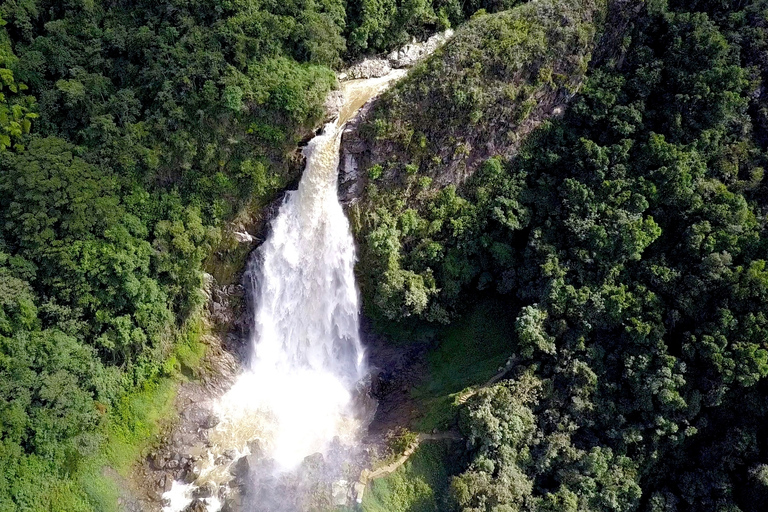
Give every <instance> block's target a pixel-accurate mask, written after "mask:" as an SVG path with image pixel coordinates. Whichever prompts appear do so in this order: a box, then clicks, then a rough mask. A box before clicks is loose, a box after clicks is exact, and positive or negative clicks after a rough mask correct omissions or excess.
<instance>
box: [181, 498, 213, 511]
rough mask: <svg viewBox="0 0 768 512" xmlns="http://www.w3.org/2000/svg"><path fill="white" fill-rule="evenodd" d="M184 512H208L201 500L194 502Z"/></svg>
mask: <svg viewBox="0 0 768 512" xmlns="http://www.w3.org/2000/svg"><path fill="white" fill-rule="evenodd" d="M184 512H208V507H206V506H205V503H204V502H203V501H202V500H195V501H193V502H192V503H190V504H189V506H188V507H187V508H185V509H184Z"/></svg>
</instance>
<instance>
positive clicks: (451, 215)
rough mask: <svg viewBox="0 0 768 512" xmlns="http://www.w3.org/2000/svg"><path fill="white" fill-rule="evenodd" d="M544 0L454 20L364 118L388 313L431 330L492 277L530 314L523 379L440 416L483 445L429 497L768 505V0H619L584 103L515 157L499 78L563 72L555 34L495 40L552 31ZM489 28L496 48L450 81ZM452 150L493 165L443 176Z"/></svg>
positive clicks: (364, 220)
mask: <svg viewBox="0 0 768 512" xmlns="http://www.w3.org/2000/svg"><path fill="white" fill-rule="evenodd" d="M552 4H553V5H554V6H555V8H556V9H559V12H560V13H563V12H564V11H563V6H564V5H565V4H568V2H552ZM571 4H572V5H573V4H578V3H577V2H574V3H571ZM546 5H547V2H543V1H542V2H536V5H535V7H534V4H533V3H532V4H529V6H526V7H521V8H518V9H516V10H514V11H511V12H510V13H508V14H503V15H497V16H484V17H481V18H480V19H477V20H473V22H472V23H470V26H469V28H470V29H474V30H478V31H482V34H483V36H480V35H472V34H467V35H464V34H463V33H462V32H460V33H459V34H457V36H456V41H454V42H453V43H449V44H448V45H446V47H445V48H444V50H443V51H442V52H438V54H437V55H435V56H434V57H432V58H431V60H430V61H429V62H428V63H426V64H424V65H422V66H421V67H420V68H419V69H417V70H416V71H414V75H418V76H419V77H420V78H421V81H420V82H417V81H416V80H410V81H406V82H404V83H403V84H401V85H399V86H398V87H397V88H396V89H395V90H394V91H392V92H391V93H389V94H388V95H387V96H386V97H385V98H384V99H383V100H382V101H381V102H380V103H379V105H378V106H377V108H376V109H375V111H374V112H373V114H372V115H371V117H370V119H369V120H368V122H367V126H366V127H364V128H363V131H364V132H365V133H367V135H366V136H367V138H368V140H369V143H370V144H371V146H372V147H373V148H374V149H373V151H372V154H370V155H367V157H366V158H368V160H369V162H368V165H369V167H368V168H369V171H368V180H369V184H368V188H367V192H366V197H365V198H364V199H363V202H362V203H361V205H360V206H359V208H358V210H357V215H358V217H359V218H358V227H359V231H360V233H359V237H360V239H361V240H362V244H363V247H362V249H363V254H364V256H363V260H364V261H366V262H367V264H368V265H372V267H370V268H367V269H366V270H365V272H364V273H363V274H362V277H363V283H364V284H363V290H364V292H365V293H366V297H367V300H366V304H367V307H368V311H369V314H370V315H372V316H374V317H376V318H378V319H379V324H380V325H382V326H385V327H386V326H387V325H391V322H392V321H393V320H398V321H399V322H400V323H402V324H405V325H406V326H408V325H410V326H411V330H410V331H408V330H406V332H409V333H410V335H413V333H418V332H420V330H421V331H423V330H424V329H425V328H426V327H425V325H427V324H425V322H431V323H440V322H442V323H453V322H454V321H456V320H457V319H459V318H461V317H462V315H465V314H467V312H468V311H471V310H472V308H473V307H474V306H473V304H474V303H476V301H477V300H478V299H479V298H481V297H485V298H488V297H491V298H493V300H495V301H498V302H499V303H501V304H502V305H503V307H504V308H505V310H506V313H505V315H506V316H508V317H509V318H510V319H511V321H512V322H513V324H514V328H513V330H514V333H513V334H512V335H511V336H508V337H507V338H506V339H507V341H506V343H507V349H506V350H507V354H508V355H509V356H511V359H510V360H509V361H508V365H507V369H508V371H507V374H506V379H508V380H503V381H502V382H501V383H499V384H496V385H493V386H490V387H487V388H484V389H480V390H478V391H477V392H476V393H475V394H474V395H472V396H471V398H469V399H468V400H467V401H466V403H465V404H463V405H459V404H455V406H454V412H453V414H455V419H448V420H444V425H443V426H449V425H450V424H451V423H452V422H457V425H458V428H460V430H461V432H462V434H463V435H464V436H465V437H466V439H467V440H468V450H469V451H468V461H467V465H466V466H465V467H464V468H460V469H459V470H458V472H457V474H456V475H455V476H454V477H453V478H452V480H451V482H450V488H449V491H448V493H447V494H448V496H447V497H445V498H444V500H445V501H443V502H440V501H437V502H436V503H437V505H431V506H426V507H423V508H418V507H416V508H414V510H434V509H440V510H442V509H444V508H451V509H453V508H455V509H457V510H461V511H463V512H479V511H513V510H540V511H550V510H552V511H554V510H558V511H565V510H568V511H581V510H590V511H591V510H595V511H596V510H601V511H603V510H604V511H608V510H622V511H630V510H644V511H649V512H650V511H653V512H661V511H688V510H690V511H705V510H706V511H732V512H735V511H738V510H742V511H759V510H765V507H766V506H768V478H767V477H768V464H767V463H768V445H766V441H765V440H766V434H767V433H768V432H766V425H767V424H768V423H767V422H766V420H768V418H767V417H766V414H768V387H766V376H768V317H767V316H766V314H767V313H766V300H767V299H768V295H766V293H767V292H768V267H767V266H766V257H767V256H768V251H767V250H768V233H766V213H767V212H768V202H766V200H767V199H768V196H766V185H765V181H764V169H765V167H766V163H767V162H766V160H767V159H768V152H767V151H766V150H767V149H768V144H767V142H768V140H767V139H766V134H767V133H768V131H766V127H767V126H768V125H766V121H767V120H768V117H766V116H767V113H768V95H767V94H766V88H765V86H764V85H763V84H765V83H766V82H765V80H766V78H768V30H767V28H768V2H765V1H761V0H757V1H740V2H731V1H685V0H678V1H672V0H670V1H669V2H650V1H649V2H645V3H643V2H634V3H633V2H614V3H612V4H609V13H608V16H609V17H610V25H606V27H605V29H604V30H603V31H602V33H601V35H600V36H599V37H602V39H603V41H608V42H609V43H608V44H610V45H612V46H611V47H610V48H607V49H606V48H605V47H603V48H602V52H599V51H596V52H595V54H594V55H593V57H594V58H593V59H592V60H591V62H590V66H589V69H588V70H587V78H586V81H585V82H584V83H583V86H581V88H580V89H579V91H578V94H577V95H576V97H575V98H574V100H573V101H572V102H571V104H570V106H569V108H568V109H567V111H566V113H565V115H564V116H563V117H562V118H557V117H555V118H552V119H550V120H548V121H545V122H543V123H541V125H540V126H538V127H537V128H536V129H535V130H533V132H532V133H531V134H530V136H528V137H527V138H526V139H525V140H524V141H523V142H522V144H521V147H520V150H519V152H517V153H516V154H515V155H514V156H512V157H510V156H509V155H507V154H505V148H504V147H503V146H502V147H501V148H500V147H499V146H500V144H499V143H496V144H494V148H493V149H492V150H491V151H487V150H486V148H485V146H483V145H482V144H485V143H486V141H487V140H488V139H489V138H491V137H492V136H493V134H490V133H488V132H487V130H488V127H489V126H493V125H492V124H491V123H490V122H489V119H491V120H494V118H495V116H497V115H499V113H500V107H499V106H498V105H497V104H496V101H498V100H496V98H495V97H493V96H491V97H490V100H489V95H493V94H495V93H494V92H493V91H494V88H493V87H484V85H485V84H492V83H493V82H492V81H491V79H490V78H488V77H489V75H490V77H491V78H492V79H495V80H498V79H499V78H504V77H505V75H504V71H500V70H503V69H504V65H505V64H508V65H509V67H510V68H512V69H514V70H515V71H516V72H517V73H518V75H517V82H516V83H514V92H515V94H520V92H521V91H523V93H524V94H525V96H523V99H525V98H527V97H532V98H534V99H536V100H537V101H541V99H542V98H543V97H544V94H545V93H540V92H538V88H540V87H542V85H541V84H542V77H545V79H548V78H549V77H551V76H554V75H555V74H553V73H552V68H551V62H550V60H549V59H550V58H551V57H549V55H548V54H545V55H544V56H542V55H541V54H534V55H532V56H530V57H529V56H528V54H522V55H523V56H522V59H523V60H522V62H524V63H529V64H526V65H527V66H528V68H527V69H524V68H522V67H520V66H518V67H514V66H513V65H514V64H518V63H519V62H521V61H520V60H519V59H520V58H521V57H520V56H513V57H510V54H509V53H507V54H502V55H501V56H499V54H498V53H497V52H498V50H497V47H498V46H503V45H504V44H506V42H507V41H508V40H509V39H511V38H514V37H515V34H514V31H521V30H522V31H523V32H524V33H523V35H522V36H517V41H518V46H517V47H518V48H522V49H526V48H528V47H530V48H536V46H535V44H534V43H535V40H534V41H533V42H530V41H531V37H532V36H531V34H532V29H530V30H529V29H527V28H526V27H525V26H524V25H523V24H522V23H521V22H520V21H519V20H526V21H527V20H530V19H535V17H536V16H538V15H540V13H541V11H542V9H544V10H545V11H546V9H547V8H546ZM582 5H584V3H582ZM524 9H528V13H526V11H525V10H524ZM533 11H538V13H539V14H536V13H533V14H531V13H532V12H533ZM622 11H623V12H622ZM503 16H506V17H507V20H506V21H505V20H504V17H503ZM565 16H568V15H567V14H566V15H565ZM565 16H564V17H565ZM572 19H573V20H574V22H572V23H571V24H570V25H569V24H568V23H566V22H563V23H562V26H563V27H568V26H570V27H573V29H574V30H576V31H578V25H577V24H576V23H575V22H576V20H578V18H577V17H576V16H573V17H572ZM528 23H530V22H529V21H528ZM473 25H474V27H473ZM499 25H502V26H503V28H500V29H488V27H489V26H494V27H497V26H499ZM622 26H626V32H625V33H623V34H619V36H620V37H619V38H618V39H617V38H616V35H617V34H615V33H613V32H612V31H615V29H616V27H622ZM562 30H563V29H561V32H562ZM475 37H486V41H487V40H488V39H489V38H491V39H492V40H493V41H494V42H495V43H496V44H494V45H488V44H486V45H484V46H481V48H483V50H482V51H478V53H477V55H475V56H473V57H471V59H472V61H473V62H475V63H476V64H475V66H474V67H469V66H465V67H458V68H456V69H452V72H453V73H460V74H461V76H460V78H458V79H457V80H456V81H448V82H446V81H444V79H443V77H444V76H445V73H444V72H443V71H442V69H443V68H445V67H446V66H449V65H450V64H451V63H452V62H454V61H455V60H456V59H459V58H461V56H462V55H464V54H466V52H467V49H466V48H465V47H463V45H464V44H466V43H467V42H469V41H472V40H473V38H475ZM519 41H523V42H519ZM598 44H601V43H598ZM602 44H606V43H605V42H604V43H602ZM564 54H566V52H563V51H562V50H561V51H560V55H564ZM521 70H523V73H521ZM506 76H508V75H506ZM475 83H477V84H479V85H477V86H476V88H477V93H473V89H471V87H473V86H474V84H475ZM465 85H466V86H467V88H463V86H465ZM557 86H558V85H557V83H555V84H554V85H548V87H550V88H552V87H557ZM529 95H530V96H529ZM516 97H518V96H516ZM413 102H416V103H417V104H420V105H423V106H424V107H423V108H419V109H412V108H409V107H408V105H409V103H413ZM504 104H505V105H509V106H508V108H507V110H505V111H503V112H502V115H504V116H510V117H513V116H515V115H516V113H515V111H514V110H511V109H514V107H513V104H512V103H509V102H505V103H504ZM523 105H525V103H522V104H521V105H519V106H518V107H517V108H522V109H523V111H524V112H523V113H524V114H525V113H526V112H525V108H524V106H523ZM510 110H511V111H510ZM440 117H445V118H446V119H449V120H453V119H457V120H458V122H457V123H456V125H455V126H458V127H460V128H455V127H454V126H451V127H450V130H453V131H452V132H451V131H449V129H448V128H444V126H445V123H444V124H442V125H436V124H435V122H434V120H435V119H436V118H440ZM513 119H514V117H513ZM517 119H518V120H519V119H522V118H521V117H518V118H517ZM448 122H449V123H450V122H451V121H448ZM493 122H495V120H494V121H493ZM506 126H509V127H514V126H515V125H514V123H508V124H507V125H506ZM438 132H439V133H438ZM458 132H461V133H458ZM513 135H514V134H513ZM441 137H442V138H441ZM510 140H512V138H511V139H510ZM433 142H437V143H436V144H433ZM451 143H452V144H451ZM509 144H511V142H510V143H509ZM446 145H448V150H447V151H446ZM376 148H384V150H382V151H380V152H377V149H376ZM386 150H390V153H389V154H388V155H386ZM454 150H455V151H456V152H461V153H462V154H460V155H459V158H460V159H462V161H465V162H470V163H471V161H472V159H473V158H475V159H477V158H483V159H484V162H483V163H482V164H478V165H476V166H475V169H476V170H474V171H473V172H469V171H472V167H471V166H470V165H469V164H466V165H465V167H464V168H461V170H463V176H464V179H462V180H458V181H457V180H455V179H454V180H453V183H452V184H451V185H448V186H435V185H434V183H435V182H438V181H439V180H441V179H443V177H444V176H443V175H441V172H443V169H445V168H446V166H447V165H448V163H447V162H449V163H451V165H454V167H456V165H455V164H454V162H455V160H456V153H454V154H453V155H451V154H450V153H451V151H454ZM494 153H495V154H494ZM485 157H487V158H485ZM451 159H453V160H451ZM381 276H384V279H382V278H381ZM430 507H436V508H430ZM392 509H393V510H394V509H395V508H394V507H393V508H392ZM398 510H399V509H398ZM402 510H407V508H402Z"/></svg>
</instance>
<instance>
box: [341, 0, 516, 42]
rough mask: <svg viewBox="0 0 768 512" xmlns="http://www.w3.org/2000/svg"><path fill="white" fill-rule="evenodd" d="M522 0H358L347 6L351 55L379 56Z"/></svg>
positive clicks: (510, 6) (508, 7) (348, 38)
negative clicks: (370, 54) (372, 53)
mask: <svg viewBox="0 0 768 512" xmlns="http://www.w3.org/2000/svg"><path fill="white" fill-rule="evenodd" d="M521 3H524V0H470V1H459V0H359V1H356V2H348V3H347V32H348V36H347V40H348V50H349V52H350V53H351V54H352V55H358V54H359V53H364V52H380V51H383V50H388V49H391V48H392V47H394V46H397V45H402V44H406V43H408V42H410V41H409V39H410V38H411V37H422V36H425V35H427V34H429V33H432V32H434V31H436V30H444V29H446V28H449V27H451V26H456V25H458V24H460V23H461V22H463V21H464V20H466V19H469V18H470V17H471V16H472V15H473V14H476V13H477V12H478V11H481V12H486V11H487V12H498V11H503V10H505V9H510V8H512V7H514V6H516V5H518V4H521Z"/></svg>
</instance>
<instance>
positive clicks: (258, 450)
mask: <svg viewBox="0 0 768 512" xmlns="http://www.w3.org/2000/svg"><path fill="white" fill-rule="evenodd" d="M248 451H250V452H251V455H252V456H253V457H256V458H262V457H263V456H264V446H262V444H261V441H259V440H258V439H254V440H253V441H251V442H249V443H248Z"/></svg>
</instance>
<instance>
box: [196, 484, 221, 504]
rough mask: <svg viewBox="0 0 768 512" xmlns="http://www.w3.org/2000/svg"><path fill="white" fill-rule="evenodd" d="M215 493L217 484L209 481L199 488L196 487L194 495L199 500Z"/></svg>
mask: <svg viewBox="0 0 768 512" xmlns="http://www.w3.org/2000/svg"><path fill="white" fill-rule="evenodd" d="M214 494H216V486H215V485H214V484H213V483H211V482H208V483H206V484H204V485H203V486H202V487H198V488H197V489H195V491H194V493H193V494H192V497H193V498H195V499H198V500H202V499H205V498H210V497H211V496H213V495H214Z"/></svg>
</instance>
